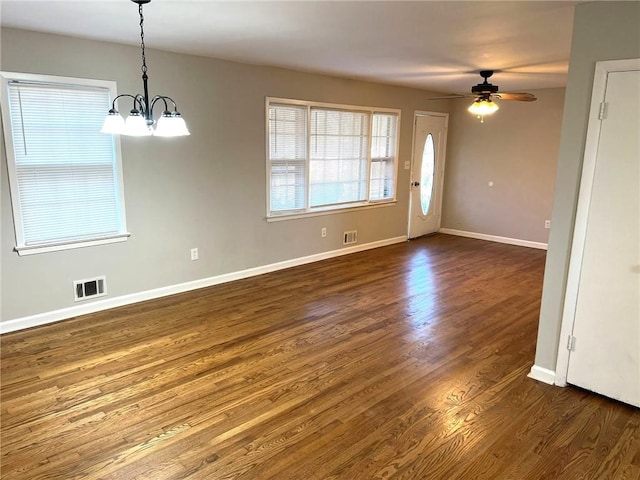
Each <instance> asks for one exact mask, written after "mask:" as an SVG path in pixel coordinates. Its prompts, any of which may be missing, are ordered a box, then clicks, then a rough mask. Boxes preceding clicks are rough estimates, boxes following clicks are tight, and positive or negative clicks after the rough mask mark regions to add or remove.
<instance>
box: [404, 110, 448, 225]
mask: <svg viewBox="0 0 640 480" xmlns="http://www.w3.org/2000/svg"><path fill="white" fill-rule="evenodd" d="M448 120H449V116H448V115H447V114H444V113H416V116H415V119H414V122H415V124H414V133H413V159H412V168H411V200H410V204H409V238H416V237H420V236H422V235H427V234H429V233H435V232H437V231H438V230H439V229H440V213H441V211H442V182H443V179H444V158H445V146H446V143H447V122H448Z"/></svg>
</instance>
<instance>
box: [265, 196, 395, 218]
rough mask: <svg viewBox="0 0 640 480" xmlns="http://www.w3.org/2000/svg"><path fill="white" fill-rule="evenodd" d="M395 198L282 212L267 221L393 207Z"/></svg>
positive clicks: (269, 216) (268, 216)
mask: <svg viewBox="0 0 640 480" xmlns="http://www.w3.org/2000/svg"><path fill="white" fill-rule="evenodd" d="M396 203H398V201H397V200H388V201H384V202H375V203H373V202H372V203H369V204H367V205H354V206H352V207H345V208H328V209H326V210H316V211H313V212H302V213H283V214H281V215H267V222H269V223H271V222H282V221H285V220H294V219H296V218H309V217H321V216H325V215H336V214H338V213H348V212H354V211H358V210H370V209H372V208H382V207H393V206H394V205H395V204H396Z"/></svg>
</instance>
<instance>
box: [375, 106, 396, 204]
mask: <svg viewBox="0 0 640 480" xmlns="http://www.w3.org/2000/svg"><path fill="white" fill-rule="evenodd" d="M397 130H398V116H397V115H395V114H381V113H375V114H374V115H373V126H372V132H373V134H372V139H371V181H370V185H369V199H370V200H383V199H389V198H394V196H395V192H394V187H395V172H396V158H395V157H396V142H397Z"/></svg>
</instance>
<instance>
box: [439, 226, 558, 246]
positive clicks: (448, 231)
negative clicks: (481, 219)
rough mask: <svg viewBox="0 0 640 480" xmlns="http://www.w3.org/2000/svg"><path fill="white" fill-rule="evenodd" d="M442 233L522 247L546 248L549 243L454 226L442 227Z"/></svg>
mask: <svg viewBox="0 0 640 480" xmlns="http://www.w3.org/2000/svg"><path fill="white" fill-rule="evenodd" d="M439 232H440V233H446V234H448V235H457V236H459V237H468V238H477V239H478V240H488V241H490V242H498V243H508V244H509V245H518V246H520V247H529V248H537V249H539V250H546V249H547V244H546V243H541V242H531V241H529V240H521V239H519V238H509V237H499V236H497V235H487V234H486V233H476V232H465V231H464V230H454V229H452V228H441V229H440V230H439Z"/></svg>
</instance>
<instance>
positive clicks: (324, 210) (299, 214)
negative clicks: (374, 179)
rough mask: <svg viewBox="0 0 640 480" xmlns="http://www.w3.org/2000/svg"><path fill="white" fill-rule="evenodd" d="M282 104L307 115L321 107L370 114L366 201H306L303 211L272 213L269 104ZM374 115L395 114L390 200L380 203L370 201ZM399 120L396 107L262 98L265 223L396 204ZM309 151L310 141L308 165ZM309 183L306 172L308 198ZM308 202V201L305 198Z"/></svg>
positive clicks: (380, 201) (399, 110) (308, 116)
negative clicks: (316, 203) (313, 204)
mask: <svg viewBox="0 0 640 480" xmlns="http://www.w3.org/2000/svg"><path fill="white" fill-rule="evenodd" d="M272 103H273V104H284V105H296V106H305V107H307V109H308V112H310V110H311V109H312V108H322V109H327V110H342V111H347V112H360V113H363V112H365V113H369V114H370V115H371V121H370V122H369V145H368V148H367V172H368V177H367V198H366V199H365V200H363V201H356V202H349V203H339V204H334V205H322V206H319V207H309V206H308V202H307V206H306V207H305V208H304V209H294V210H280V211H277V212H273V211H271V159H270V155H269V150H270V149H269V147H270V143H269V142H270V138H269V106H270V105H271V104H272ZM376 113H380V114H394V115H397V118H398V120H397V125H396V142H395V154H394V172H395V174H394V176H393V197H389V198H383V199H379V200H370V195H371V163H372V162H371V141H372V131H373V115H374V114H376ZM401 117H402V110H401V109H399V108H386V107H366V106H362V105H347V104H341V103H325V102H314V101H309V100H299V99H291V98H282V97H266V98H265V157H266V160H265V172H266V182H265V184H266V208H265V210H266V220H267V222H272V221H278V220H291V219H293V218H306V217H315V216H320V215H329V214H333V213H344V212H346V211H353V210H362V209H368V208H372V207H380V206H389V205H395V204H396V203H397V201H398V200H397V194H398V175H399V172H398V171H399V165H400V160H399V158H398V154H399V151H400V122H401V119H402V118H401ZM310 121H311V120H310V115H307V124H308V123H309V122H310ZM307 135H308V137H310V133H309V131H307ZM309 148H310V142H307V158H306V162H307V166H308V165H309V162H310V159H309V155H308V150H309ZM309 181H310V175H309V172H307V173H306V178H305V182H306V194H307V197H308V196H309ZM307 200H308V199H307Z"/></svg>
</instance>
